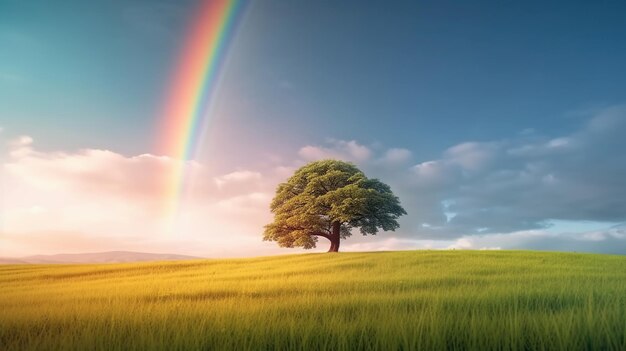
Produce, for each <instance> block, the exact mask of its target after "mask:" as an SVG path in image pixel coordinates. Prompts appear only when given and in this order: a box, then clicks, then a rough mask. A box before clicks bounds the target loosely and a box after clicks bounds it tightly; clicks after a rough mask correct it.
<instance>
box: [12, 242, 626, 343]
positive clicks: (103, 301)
mask: <svg viewBox="0 0 626 351" xmlns="http://www.w3.org/2000/svg"><path fill="white" fill-rule="evenodd" d="M0 349H1V350H48V349H74V350H98V349H99V350H110V349H124V350H126V349H144V350H183V349H185V350H187V349H197V350H206V349H208V350H249V349H252V350H258V349H263V350H265V349H272V350H273V349H277V350H287V349H289V350H320V349H332V350H368V349H383V350H411V349H422V350H440V349H476V350H487V349H502V350H508V349H559V350H578V349H598V350H608V349H613V350H626V257H624V256H609V255H589V254H566V253H540V252H524V251H405V252H381V253H340V254H306V255H291V256H280V257H267V258H255V259H232V260H198V261H179V262H165V263H164V262H160V263H140V264H110V265H19V266H18V265H4V266H0Z"/></svg>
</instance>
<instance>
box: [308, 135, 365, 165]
mask: <svg viewBox="0 0 626 351" xmlns="http://www.w3.org/2000/svg"><path fill="white" fill-rule="evenodd" d="M329 144H330V146H328V147H324V146H311V145H307V146H305V147H303V148H301V149H300V151H299V152H298V155H300V157H302V158H303V159H304V160H305V161H316V160H323V159H339V160H344V161H352V162H365V161H368V160H369V159H370V157H371V156H372V151H371V150H370V149H369V148H368V147H367V146H364V145H361V144H359V143H357V142H356V141H354V140H350V141H344V140H329Z"/></svg>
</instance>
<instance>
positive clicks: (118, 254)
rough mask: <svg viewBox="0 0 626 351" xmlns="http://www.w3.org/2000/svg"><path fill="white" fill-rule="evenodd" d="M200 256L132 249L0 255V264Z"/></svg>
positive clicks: (171, 258) (183, 258)
mask: <svg viewBox="0 0 626 351" xmlns="http://www.w3.org/2000/svg"><path fill="white" fill-rule="evenodd" d="M199 258H202V257H195V256H186V255H176V254H159V253H146V252H132V251H109V252H94V253H79V254H58V255H35V256H27V257H19V258H9V257H4V258H2V257H0V264H26V263H31V264H38V263H122V262H145V261H176V260H193V259H199Z"/></svg>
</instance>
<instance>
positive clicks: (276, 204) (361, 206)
mask: <svg viewBox="0 0 626 351" xmlns="http://www.w3.org/2000/svg"><path fill="white" fill-rule="evenodd" d="M270 209H271V211H272V213H273V214H274V221H273V222H272V223H270V224H268V225H267V226H265V232H264V235H263V240H267V241H276V242H277V243H278V245H279V246H281V247H303V248H305V249H310V248H313V247H315V245H316V243H317V240H318V238H319V237H323V238H326V239H328V240H329V241H330V243H331V246H330V250H329V252H337V251H339V244H340V240H341V239H345V238H347V237H349V236H350V235H351V234H352V229H354V228H359V230H360V232H361V234H363V235H368V234H370V235H375V234H376V233H378V230H379V229H382V230H384V231H394V230H395V229H397V228H398V227H399V224H398V222H397V219H398V217H400V216H401V215H404V214H406V211H405V210H404V209H403V208H402V206H400V200H399V199H398V197H397V196H395V195H394V194H393V192H392V191H391V188H390V187H389V186H388V185H387V184H385V183H382V182H381V181H379V180H378V179H369V178H367V177H366V176H365V174H363V172H361V171H360V170H359V169H358V168H357V167H356V166H355V165H353V164H351V163H348V162H343V161H337V160H323V161H316V162H311V163H309V164H307V165H305V166H303V167H302V168H300V169H298V170H297V171H296V172H295V173H294V175H293V176H291V178H289V179H288V180H287V181H286V182H285V183H281V184H280V185H279V186H278V188H277V190H276V196H275V197H274V199H273V200H272V203H271V205H270Z"/></svg>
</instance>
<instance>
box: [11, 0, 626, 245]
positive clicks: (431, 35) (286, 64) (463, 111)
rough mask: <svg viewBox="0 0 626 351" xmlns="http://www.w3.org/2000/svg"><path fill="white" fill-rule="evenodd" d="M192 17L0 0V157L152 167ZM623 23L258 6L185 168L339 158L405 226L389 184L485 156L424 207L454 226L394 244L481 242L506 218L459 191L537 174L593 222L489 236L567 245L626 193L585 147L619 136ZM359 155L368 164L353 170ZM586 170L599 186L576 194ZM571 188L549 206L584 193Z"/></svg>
mask: <svg viewBox="0 0 626 351" xmlns="http://www.w3.org/2000/svg"><path fill="white" fill-rule="evenodd" d="M193 4H194V1H192V0H184V1H165V0H162V1H147V0H146V1H139V0H128V1H95V0H94V1H88V2H85V1H74V0H66V1H62V2H57V1H54V2H51V1H43V0H37V1H20V0H0V48H2V49H1V50H0V127H1V128H2V134H0V137H1V138H2V139H3V141H4V142H5V143H7V142H11V140H14V139H15V138H17V137H19V136H21V135H28V136H30V137H32V138H33V139H34V140H35V144H34V145H36V150H37V152H39V153H54V152H64V153H70V154H71V153H76V152H79V151H78V150H81V149H94V150H110V151H111V152H114V153H117V154H120V155H124V156H125V157H132V156H135V155H140V154H151V153H154V152H155V151H156V150H155V148H154V145H155V143H156V140H157V138H158V130H157V122H158V120H157V119H158V115H159V112H160V111H159V109H160V108H161V106H162V100H163V98H164V94H165V93H166V91H167V84H168V83H169V75H170V73H171V70H172V68H173V65H174V63H175V60H176V55H177V53H178V51H179V49H180V45H181V42H182V38H183V37H184V33H185V32H184V29H185V25H186V24H187V22H188V19H189V15H190V13H191V10H192V8H193V6H192V5H193ZM624 23H626V3H624V2H623V1H596V2H582V1H580V2H577V1H554V2H549V3H546V2H544V1H525V2H513V1H475V2H471V3H468V2H459V1H456V2H453V1H394V2H380V1H343V2H337V1H285V0H282V1H278V0H260V1H255V2H254V3H253V4H251V5H250V6H249V7H248V10H247V12H246V14H245V17H244V19H243V21H242V23H241V25H240V26H239V28H238V32H237V36H236V38H235V40H234V41H233V42H232V43H231V47H230V51H229V54H228V57H227V63H226V66H225V68H224V70H223V71H222V78H223V80H222V84H221V85H220V89H219V91H218V94H217V96H216V98H217V106H218V107H217V112H216V115H217V117H216V119H215V120H214V122H213V123H212V125H211V132H210V133H209V137H208V138H207V140H205V143H204V144H203V148H202V150H201V153H200V154H199V155H198V161H199V162H202V163H205V164H206V165H209V166H210V167H211V169H212V171H211V172H213V173H212V176H215V177H219V175H220V174H227V173H228V172H235V171H238V172H243V171H252V172H258V173H260V174H261V175H262V176H263V177H266V178H267V177H269V176H267V174H268V172H269V171H268V170H269V169H270V168H271V167H283V166H284V167H291V166H293V165H295V164H297V162H298V160H300V161H305V160H307V157H305V156H306V155H304V156H303V149H302V148H303V147H306V146H310V147H316V148H317V149H316V151H315V152H317V153H315V152H313V153H314V154H316V155H318V154H319V155H322V154H323V155H336V156H338V157H344V156H345V158H347V159H351V160H352V161H355V162H357V163H360V165H361V166H362V167H364V168H365V169H368V170H370V172H373V174H374V175H377V176H380V177H381V178H383V180H385V177H386V178H387V179H390V180H389V181H390V182H391V183H393V184H392V185H394V184H397V186H396V188H400V189H403V191H406V192H404V193H403V194H402V195H401V199H402V200H403V202H405V203H407V204H409V207H411V209H412V210H414V211H413V212H414V213H415V212H418V213H428V211H427V210H425V207H424V206H426V205H424V204H423V203H422V202H420V201H421V200H419V201H418V200H414V198H419V197H420V196H421V193H419V192H418V191H422V193H424V192H425V193H428V194H430V193H432V192H433V191H434V190H433V186H431V187H429V188H428V189H427V190H426V191H425V190H424V189H422V188H419V187H418V188H414V187H411V186H410V185H409V184H412V183H411V182H410V181H406V179H404V178H402V177H401V176H400V174H404V173H402V172H413V173H415V172H417V171H419V170H422V171H424V170H425V169H426V168H425V167H422V168H420V167H419V166H420V165H424V164H425V162H431V161H437V162H440V164H443V163H445V164H447V165H448V164H450V162H453V161H450V160H453V159H455V157H457V156H454V155H457V154H456V153H458V152H460V151H459V150H461V151H462V152H463V153H464V154H463V155H464V157H470V156H471V157H475V156H476V153H479V154H480V155H483V154H486V153H489V155H490V156H484V157H487V158H489V159H490V160H491V159H493V163H490V164H489V165H487V164H486V163H481V167H482V166H484V167H488V172H487V170H485V169H483V171H484V172H487V173H480V175H477V176H476V177H477V178H472V179H471V180H469V179H470V178H471V177H469V176H467V174H468V172H470V173H471V172H472V171H471V170H468V169H465V170H460V171H459V170H456V171H459V172H461V173H463V172H465V173H463V174H464V175H463V176H460V177H461V178H458V179H453V180H451V183H450V184H447V185H445V186H444V185H441V186H444V188H442V190H441V191H440V192H438V193H437V194H436V195H432V196H433V199H432V201H431V203H429V204H430V205H428V206H430V207H429V208H434V207H433V206H435V205H436V206H435V207H437V206H438V209H439V210H438V211H439V212H438V215H439V217H441V213H443V212H445V211H444V210H442V209H441V208H442V205H441V203H442V201H444V202H445V201H447V202H445V203H452V204H455V205H453V207H454V206H457V209H456V211H459V215H458V218H457V219H456V220H457V221H459V223H460V224H459V226H458V227H457V226H452V225H451V223H443V222H442V223H439V225H437V224H432V223H430V224H429V222H428V221H430V222H433V221H434V217H433V216H434V215H433V216H431V217H429V216H427V215H424V216H422V217H420V216H417V215H416V216H414V217H413V218H414V219H413V220H407V222H406V223H405V227H408V229H407V233H405V234H402V233H400V234H398V236H397V237H394V238H397V240H400V241H402V240H408V239H406V238H411V240H433V238H436V235H434V236H433V235H430V234H428V232H429V231H428V230H425V229H424V228H426V229H429V228H433V227H441V226H447V227H449V228H448V229H449V230H447V231H446V233H447V234H445V235H444V234H442V235H443V236H442V237H445V238H446V240H452V241H453V240H455V239H458V238H460V237H462V236H463V235H470V234H471V232H472V231H473V230H474V231H475V230H476V228H482V227H483V226H485V225H484V222H485V220H484V217H480V218H483V219H482V220H481V221H479V222H481V223H483V224H480V225H478V224H475V222H477V219H476V218H478V217H477V215H476V213H479V212H480V211H483V212H485V211H486V212H488V213H489V215H488V216H487V217H490V216H495V217H497V216H496V215H495V213H496V212H497V211H496V210H494V209H496V208H500V209H501V208H502V207H506V206H504V205H502V201H503V200H501V199H498V200H496V199H495V195H493V197H491V199H492V202H491V203H481V201H478V200H479V199H478V198H476V195H470V194H469V193H468V191H467V190H466V189H465V188H463V187H470V186H475V187H477V188H478V189H483V188H482V187H486V186H487V185H488V184H487V183H488V181H487V179H491V178H488V176H491V177H500V178H502V177H505V175H503V174H505V173H503V172H505V171H507V170H508V171H511V172H513V171H522V170H523V171H527V170H528V169H529V165H534V166H536V167H540V166H537V165H538V164H541V167H543V168H541V169H542V170H544V171H545V172H548V173H545V174H542V177H543V178H542V179H550V178H549V177H548V176H552V177H553V178H554V179H556V178H555V177H556V176H557V175H559V176H560V177H561V179H566V180H568V181H569V183H570V184H592V185H593V184H595V182H597V183H598V184H595V185H597V187H596V188H597V189H596V190H595V192H594V194H595V195H594V196H592V195H589V194H587V193H585V194H581V195H580V196H579V197H578V199H579V200H580V201H583V200H584V201H586V202H587V203H590V202H593V206H592V205H589V206H590V207H593V208H590V209H589V210H588V211H580V207H581V206H580V204H578V203H576V201H575V199H571V200H572V201H573V202H569V203H568V202H560V203H553V204H552V206H559V207H561V208H562V210H559V211H556V210H551V209H546V210H545V213H548V214H549V216H548V215H546V218H541V216H539V215H538V214H537V213H535V212H533V211H531V210H530V209H528V208H531V207H533V206H535V207H536V206H537V204H536V203H534V202H532V201H527V202H523V201H519V203H518V202H517V201H516V200H514V199H509V203H515V206H518V205H519V207H515V206H513V205H512V207H511V208H510V209H505V210H503V211H504V212H507V211H514V212H516V213H521V214H522V215H520V216H508V215H506V216H502V218H503V219H502V221H499V220H494V225H493V227H494V229H493V230H494V232H493V233H498V234H501V233H505V234H506V233H519V231H524V230H540V229H542V228H543V229H545V227H546V226H545V223H557V224H558V225H557V228H562V229H563V230H562V232H566V231H567V232H571V231H572V230H571V228H572V225H573V224H572V223H574V225H575V224H576V223H584V225H583V224H581V226H579V227H578V228H579V230H578V232H585V233H588V232H590V231H593V230H600V229H602V230H609V229H607V228H613V227H614V226H619V225H620V223H622V222H624V221H625V220H626V215H624V214H622V215H619V214H615V213H613V212H616V213H619V212H620V210H621V209H622V207H620V206H622V202H620V201H619V200H616V199H615V198H614V197H617V195H616V194H621V193H623V192H626V185H624V184H622V182H621V181H619V180H617V179H618V178H620V177H621V176H624V175H625V173H624V167H621V166H620V162H622V161H624V159H623V156H622V155H621V149H620V148H621V147H622V146H624V145H623V143H622V142H621V141H619V140H620V139H619V138H618V137H614V138H613V137H612V136H611V135H612V134H610V130H608V129H607V130H605V132H606V133H608V134H607V135H605V134H602V135H601V136H598V135H597V134H594V133H595V132H594V130H595V129H594V121H596V125H597V124H598V123H600V124H601V122H602V123H604V122H606V124H607V125H610V126H611V127H610V128H617V129H619V128H622V127H624V123H623V122H622V121H623V120H624V118H625V116H626V114H624V113H623V104H624V103H626V96H625V93H624V92H626V74H624V62H626V45H625V44H624V38H626V25H624ZM607 111H608V112H607ZM607 115H610V117H606V116H607ZM602 116H605V117H602ZM598 121H600V122H598ZM607 121H608V122H607ZM610 128H609V129H610ZM559 138H562V140H561V141H563V140H565V141H567V142H572V141H576V142H578V144H576V145H579V146H580V145H583V146H580V148H579V149H576V150H575V151H571V152H570V153H569V154H560V155H559V154H555V155H549V156H546V155H547V154H543V156H539V155H538V154H533V155H532V156H529V155H530V154H524V155H526V156H524V157H532V160H529V159H525V161H520V160H519V159H512V158H511V157H512V156H511V157H509V156H510V155H512V154H515V152H516V151H515V150H517V149H516V148H518V149H519V148H524V147H527V149H528V148H533V147H534V148H535V149H540V148H541V147H547V146H546V145H548V144H549V143H551V142H552V143H553V146H554V145H556V144H558V143H559V141H558V140H559ZM612 138H613V139H612ZM555 140H556V141H555ZM603 140H610V141H611V142H610V143H608V145H601V144H602V143H601V141H603ZM351 141H353V142H354V144H349V142H351ZM467 143H474V144H467ZM566 144H567V143H566ZM350 145H352V146H350ZM355 145H356V147H365V148H367V150H368V151H369V152H370V157H369V158H367V159H366V158H359V157H356V158H355V154H354V153H352V151H354V149H351V147H354V146H355ZM455 145H466V146H465V148H463V147H462V148H460V149H454V150H453V149H452V148H454V146H455ZM467 145H470V146H467ZM542 145H543V146H542ZM568 145H569V144H568ZM572 145H573V144H572ZM391 148H396V149H403V150H406V151H407V152H409V155H408V156H407V157H406V160H404V161H403V162H406V164H404V165H403V166H402V167H404V168H402V171H401V170H399V169H398V170H396V169H395V168H393V167H383V166H381V163H380V162H382V161H380V160H382V158H383V157H384V155H385V152H387V151H389V149H391ZM309 150H311V149H309ZM350 150H352V151H350ZM386 150H387V151H386ZM455 150H456V151H455ZM494 150H495V151H494ZM511 150H513V151H511ZM572 150H573V149H572ZM518 151H519V150H518ZM324 152H325V153H324ZM467 152H470V153H471V155H470V156H468V154H467ZM519 152H522V151H519ZM519 152H518V154H519ZM304 153H305V154H306V152H304ZM377 155H378V156H377ZM498 155H499V156H498ZM503 155H509V156H506V157H505V156H503ZM309 156H310V155H309ZM351 157H352V158H351ZM377 157H378V159H377ZM481 157H483V156H481ZM312 158H314V157H312ZM376 160H378V161H380V162H378V161H376ZM455 160H456V159H455ZM596 160H599V162H595V161H596ZM375 161H376V162H375ZM377 162H378V163H377ZM442 162H443V163H442ZM454 162H456V161H454ZM464 162H465V163H459V164H463V165H465V166H467V162H469V161H464ZM485 162H486V161H485ZM594 162H595V163H594ZM594 164H595V165H594ZM592 165H594V166H592ZM596 166H597V167H598V170H597V172H604V173H607V172H608V174H609V176H606V177H599V176H598V175H597V174H596V173H594V172H591V173H590V174H589V175H588V176H585V177H582V176H580V177H579V178H580V179H578V178H576V177H577V176H579V175H580V173H581V170H584V169H589V167H596ZM394 167H395V166H394ZM398 167H399V166H398ZM446 167H448V166H446ZM446 169H447V170H448V171H449V172H452V173H454V172H456V171H455V170H450V169H448V168H446ZM535 169H537V168H535ZM546 169H549V171H547V170H546ZM416 170H417V171H416ZM528 172H530V171H528ZM413 173H411V174H413ZM407 174H408V173H407ZM477 174H478V173H477ZM447 175H450V173H447ZM517 175H519V174H517ZM463 177H465V178H463ZM511 177H512V178H510V179H509V183H511V181H512V179H513V176H511ZM546 177H547V178H546ZM270 178H271V177H270ZM396 178H398V179H396ZM400 178H402V179H400ZM405 178H406V177H405ZM500 178H498V179H500ZM272 179H273V178H272ZM574 180H576V181H574ZM275 181H279V179H278V178H276V180H275ZM267 182H268V184H270V185H272V184H273V183H272V180H267ZM529 184H530V183H529ZM607 184H610V185H611V188H608V185H607ZM273 185H275V184H273ZM420 186H421V185H420ZM528 186H529V187H532V188H531V189H530V190H528V191H537V194H536V195H537V196H538V197H542V196H548V195H546V193H545V192H539V191H538V190H537V189H539V188H537V186H531V185H528ZM270 188H271V187H270ZM462 188H463V189H464V190H459V189H462ZM515 189H516V190H515V191H520V190H521V188H515ZM563 189H565V188H563ZM567 189H568V190H567V191H565V190H561V191H564V192H567V193H569V194H571V193H572V192H576V191H577V190H576V189H580V187H576V186H572V187H570V188H567ZM492 191H495V190H492ZM501 191H502V192H505V193H506V194H510V192H512V191H514V190H511V189H510V188H507V187H504V186H503V188H502V190H501ZM579 191H580V190H579ZM507 192H508V193H507ZM433 194H434V193H433ZM559 194H560V193H559ZM598 194H602V196H600V195H598ZM596 195H597V196H596ZM428 196H430V195H428ZM472 196H474V197H472ZM490 196H491V195H490ZM553 196H554V195H553ZM35 197H36V196H35ZM506 197H507V196H504V197H503V198H506ZM487 198H490V197H489V196H485V197H483V198H481V199H482V200H484V201H487V200H485V199H487ZM539 202H541V201H539ZM547 202H548V203H550V201H547ZM433 204H434V205H433ZM459 204H462V205H459ZM609 204H612V205H611V206H609ZM428 206H426V207H428ZM468 206H469V207H468ZM472 206H473V207H472ZM477 206H483V207H481V208H478V207H477ZM611 208H612V209H614V211H613V212H612V211H611V210H610V209H611ZM452 210H453V209H450V211H452ZM494 211H496V212H494ZM409 212H411V211H409ZM622 213H624V212H622ZM524 216H525V217H524ZM553 217H558V218H553ZM440 219H441V218H440ZM463 221H465V222H463ZM562 221H568V222H562ZM571 221H574V222H571ZM576 221H582V222H576ZM495 222H498V223H495ZM500 222H502V223H500ZM538 223H543V224H541V225H538ZM590 223H591V224H590ZM424 224H427V225H426V226H424ZM429 226H430V227H429ZM542 226H543V227H542ZM590 228H591V229H590ZM66 229H67V228H64V230H66ZM420 230H424V232H423V233H422V232H420V233H418V232H419V231H420ZM451 230H457V232H456V234H454V235H453V234H450V233H448V232H449V231H451ZM551 230H552V231H554V230H555V229H554V226H553V228H552V229H551ZM620 230H621V229H620ZM557 231H558V230H557ZM574 231H575V230H574ZM416 233H417V234H416ZM620 233H621V232H620ZM474 234H476V233H474ZM103 235H104V234H103ZM437 235H439V234H437ZM455 235H456V236H455ZM516 235H519V234H516ZM618 236H619V235H618ZM485 240H488V239H485ZM494 240H495V239H494ZM620 240H621V239H620ZM363 242H364V243H367V241H363ZM396 244H397V243H396ZM622 244H624V242H623V241H620V242H619V244H618V245H622ZM398 245H400V246H401V245H402V244H398ZM415 245H417V244H415ZM442 245H443V244H442ZM446 245H447V244H446ZM481 245H482V244H481ZM485 245H486V246H490V245H487V244H485ZM409 246H410V245H409ZM435 246H437V245H435ZM519 246H520V247H522V248H523V247H524V246H523V245H519ZM407 247H408V246H407ZM546 247H547V246H546ZM624 247H625V248H626V244H624ZM368 248H369V247H368ZM549 248H554V247H549ZM556 248H558V246H557V247H556ZM602 250H604V249H598V250H596V251H602ZM620 252H622V251H620ZM622 253H626V249H624V250H623V252H622Z"/></svg>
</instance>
